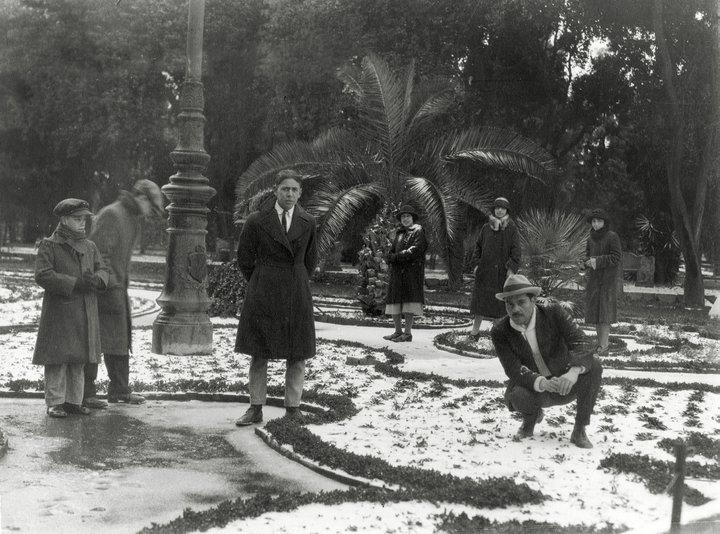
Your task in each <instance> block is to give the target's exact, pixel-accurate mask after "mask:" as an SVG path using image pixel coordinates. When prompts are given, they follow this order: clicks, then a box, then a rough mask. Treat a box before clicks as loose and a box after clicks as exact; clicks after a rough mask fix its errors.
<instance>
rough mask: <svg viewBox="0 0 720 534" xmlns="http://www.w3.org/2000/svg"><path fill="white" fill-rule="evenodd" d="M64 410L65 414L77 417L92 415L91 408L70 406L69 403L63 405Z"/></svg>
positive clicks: (77, 405)
mask: <svg viewBox="0 0 720 534" xmlns="http://www.w3.org/2000/svg"><path fill="white" fill-rule="evenodd" d="M63 408H65V412H67V413H73V414H77V415H90V414H91V413H92V410H91V409H90V408H87V407H85V406H81V405H79V404H70V403H69V402H66V403H65V404H63Z"/></svg>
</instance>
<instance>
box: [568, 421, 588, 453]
mask: <svg viewBox="0 0 720 534" xmlns="http://www.w3.org/2000/svg"><path fill="white" fill-rule="evenodd" d="M570 443H573V444H574V445H575V446H577V447H580V448H581V449H592V448H593V444H592V443H590V440H589V439H588V437H587V434H585V427H584V426H576V427H575V428H573V431H572V434H570Z"/></svg>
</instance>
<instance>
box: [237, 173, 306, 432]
mask: <svg viewBox="0 0 720 534" xmlns="http://www.w3.org/2000/svg"><path fill="white" fill-rule="evenodd" d="M301 194H302V176H301V175H300V174H298V173H297V172H296V171H293V170H282V171H280V172H278V173H277V176H276V177H275V203H274V204H273V205H272V206H269V208H267V209H262V210H260V211H256V212H254V213H252V214H250V216H249V217H248V219H247V221H246V222H245V224H244V225H243V229H242V232H241V234H240V238H239V241H238V251H237V263H238V267H239V268H240V271H241V272H242V273H243V276H244V277H245V279H246V280H247V281H248V285H247V291H246V292H245V300H244V301H243V306H242V311H241V312H240V320H239V322H238V331H237V340H236V341H235V352H242V353H245V354H249V355H250V371H249V373H248V374H249V377H248V381H249V384H248V389H249V390H250V407H249V408H248V409H247V411H246V412H245V413H244V414H243V415H242V416H241V417H240V418H239V419H238V420H237V421H235V424H236V425H237V426H247V425H252V424H254V423H260V422H261V421H262V420H263V412H262V409H263V405H264V404H265V401H266V400H267V369H268V360H285V361H286V367H285V417H287V418H288V419H290V420H296V421H300V422H301V421H302V419H303V417H302V413H301V412H300V400H301V398H302V390H303V384H304V382H305V360H307V359H308V358H312V357H313V356H315V319H314V317H313V303H312V294H311V293H310V276H311V275H312V273H313V271H314V270H315V265H316V264H317V244H316V241H315V224H316V223H315V218H314V217H313V216H312V215H310V214H309V213H306V212H305V210H303V209H302V208H301V207H300V206H299V205H298V204H297V201H298V199H299V198H300V195H301Z"/></svg>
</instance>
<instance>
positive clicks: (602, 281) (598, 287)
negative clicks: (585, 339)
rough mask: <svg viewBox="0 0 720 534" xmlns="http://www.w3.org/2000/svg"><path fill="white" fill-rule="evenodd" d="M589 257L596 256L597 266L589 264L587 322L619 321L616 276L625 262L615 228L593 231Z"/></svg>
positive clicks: (589, 242)
mask: <svg viewBox="0 0 720 534" xmlns="http://www.w3.org/2000/svg"><path fill="white" fill-rule="evenodd" d="M585 254H586V257H587V258H586V259H589V258H595V262H596V263H595V267H596V268H595V269H593V268H591V267H588V268H587V269H586V271H585V272H586V273H587V285H586V290H585V322H586V323H588V324H610V323H614V322H615V321H617V285H616V284H617V277H618V268H619V267H620V263H621V261H622V248H621V246H620V238H619V237H618V235H617V234H616V233H615V232H613V231H612V230H608V229H606V228H601V229H600V230H599V231H598V232H596V231H595V230H591V231H590V237H589V238H588V240H587V247H586V250H585Z"/></svg>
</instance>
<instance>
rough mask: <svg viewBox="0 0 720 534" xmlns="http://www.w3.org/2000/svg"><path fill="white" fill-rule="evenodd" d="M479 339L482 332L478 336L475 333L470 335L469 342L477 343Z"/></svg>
mask: <svg viewBox="0 0 720 534" xmlns="http://www.w3.org/2000/svg"><path fill="white" fill-rule="evenodd" d="M478 339H480V332H478V333H477V334H473V333H470V334H468V340H469V341H474V342H476V343H477V341H478Z"/></svg>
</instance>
